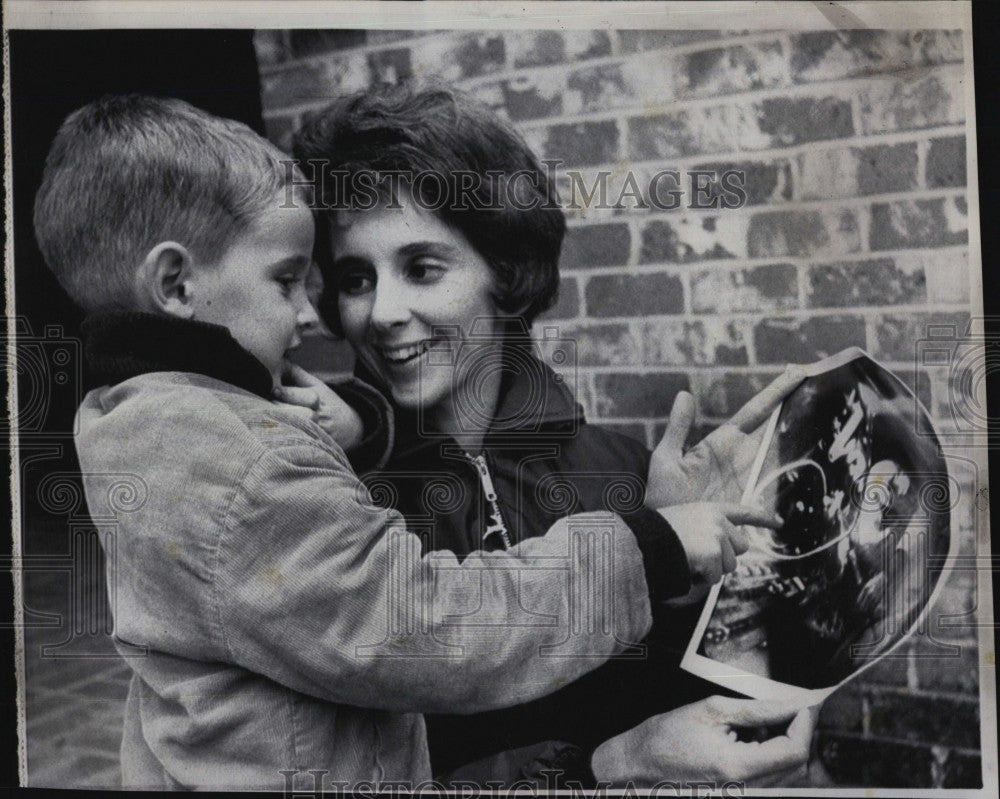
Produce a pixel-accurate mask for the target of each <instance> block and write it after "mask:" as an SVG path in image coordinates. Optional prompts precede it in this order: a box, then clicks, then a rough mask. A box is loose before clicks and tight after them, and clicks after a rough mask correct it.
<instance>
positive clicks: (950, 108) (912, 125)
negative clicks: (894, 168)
mask: <svg viewBox="0 0 1000 799" xmlns="http://www.w3.org/2000/svg"><path fill="white" fill-rule="evenodd" d="M858 109H859V113H860V118H861V133H865V134H869V133H887V132H892V131H898V130H917V129H920V128H927V127H934V126H938V125H953V124H958V123H961V122H964V121H965V110H964V90H963V88H962V72H961V70H957V71H956V70H954V69H952V68H948V69H938V70H935V71H934V72H933V73H932V74H930V75H925V73H922V72H921V73H917V74H914V75H912V76H909V77H903V78H872V79H871V80H869V81H868V82H867V83H865V85H864V88H862V89H861V91H860V92H859V93H858Z"/></svg>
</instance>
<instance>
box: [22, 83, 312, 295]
mask: <svg viewBox="0 0 1000 799" xmlns="http://www.w3.org/2000/svg"><path fill="white" fill-rule="evenodd" d="M301 180H302V176H301V174H300V173H299V171H298V170H297V169H296V168H295V167H294V166H293V165H292V163H291V160H290V159H289V158H288V157H287V156H286V155H284V154H283V153H282V152H281V151H280V150H278V149H277V148H276V147H275V146H274V145H272V144H270V143H269V142H268V141H267V140H265V139H263V138H261V137H260V136H259V135H257V134H256V133H255V132H254V131H252V130H251V129H250V128H248V127H247V126H246V125H244V124H242V123H239V122H235V121H233V120H229V119H223V118H221V117H216V116H213V115H212V114H209V113H207V112H205V111H202V110H201V109H198V108H195V107H194V106H192V105H190V104H188V103H186V102H183V101H182V100H177V99H173V98H157V97H146V96H141V95H118V96H108V97H104V98H102V99H100V100H97V101H95V102H93V103H90V104H89V105H86V106H84V107H83V108H80V109H78V110H76V111H74V112H73V113H72V114H70V115H69V117H67V118H66V120H65V122H63V124H62V126H61V127H60V129H59V132H58V133H57V134H56V138H55V141H54V142H53V144H52V148H51V150H50V151H49V154H48V157H47V158H46V160H45V170H44V173H43V177H42V185H41V188H40V189H39V191H38V195H37V197H36V198H35V214H34V223H35V236H36V237H37V239H38V244H39V246H40V248H41V251H42V254H43V256H44V257H45V260H46V262H47V264H48V266H49V268H50V269H51V270H52V271H53V272H54V273H55V275H56V277H57V278H58V280H59V282H60V283H61V284H62V286H63V287H64V288H65V289H66V291H67V292H68V293H69V295H70V296H71V297H72V298H73V299H74V300H75V301H76V302H77V303H78V304H79V305H80V306H81V307H83V309H84V310H86V311H89V312H94V311H105V310H129V309H132V308H134V306H135V302H136V300H135V274H136V269H137V268H138V266H139V264H140V263H141V262H142V260H143V258H144V257H145V256H146V254H147V253H148V252H149V251H150V249H152V248H153V247H154V246H155V245H156V244H158V243H160V242H164V241H175V242H177V243H178V244H182V245H183V246H184V247H186V248H187V249H188V250H190V251H191V252H192V254H193V255H194V257H195V258H196V260H197V261H198V262H199V263H206V264H211V263H214V262H215V261H216V260H218V258H219V257H220V256H221V255H222V254H223V252H224V251H225V250H226V248H227V247H228V246H230V245H231V244H232V242H233V240H234V239H235V237H236V236H238V235H239V234H241V233H243V232H245V231H246V230H247V229H248V228H249V227H250V226H251V225H252V224H253V222H254V221H255V220H256V219H257V218H258V217H259V216H260V214H261V213H262V212H263V211H264V210H265V209H267V208H268V207H275V206H280V205H281V204H283V203H285V202H286V198H285V197H283V196H281V194H280V193H281V192H282V190H284V189H286V188H289V191H291V188H290V187H291V186H292V184H293V181H294V182H295V183H298V182H300V181H301ZM292 197H293V198H295V195H292ZM296 201H302V198H301V197H299V198H296Z"/></svg>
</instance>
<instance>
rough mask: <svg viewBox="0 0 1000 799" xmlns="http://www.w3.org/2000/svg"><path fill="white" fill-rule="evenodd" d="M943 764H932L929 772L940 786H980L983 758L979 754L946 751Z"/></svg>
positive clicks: (981, 785)
mask: <svg viewBox="0 0 1000 799" xmlns="http://www.w3.org/2000/svg"><path fill="white" fill-rule="evenodd" d="M945 757H946V760H945V762H944V763H943V764H941V765H938V764H932V765H931V774H932V779H934V783H935V784H936V785H940V786H941V787H942V788H982V787H983V759H982V756H981V755H978V754H969V753H961V752H948V753H947V754H946V755H945Z"/></svg>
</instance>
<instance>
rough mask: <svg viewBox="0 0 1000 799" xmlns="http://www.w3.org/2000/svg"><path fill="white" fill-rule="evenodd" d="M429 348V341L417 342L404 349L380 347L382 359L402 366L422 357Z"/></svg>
mask: <svg viewBox="0 0 1000 799" xmlns="http://www.w3.org/2000/svg"><path fill="white" fill-rule="evenodd" d="M429 347H430V342H429V341H419V342H417V343H416V344H410V345H407V346H405V347H382V348H381V349H382V357H383V358H384V359H385V360H387V361H388V362H389V363H391V364H402V363H407V362H408V361H412V360H413V359H414V358H416V357H417V356H419V355H423V354H424V353H425V352H427V350H428V348H429Z"/></svg>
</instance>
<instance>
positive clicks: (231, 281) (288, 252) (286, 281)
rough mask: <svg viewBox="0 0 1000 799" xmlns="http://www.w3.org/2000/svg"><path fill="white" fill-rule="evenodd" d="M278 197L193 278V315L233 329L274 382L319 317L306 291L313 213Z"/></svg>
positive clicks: (195, 270)
mask: <svg viewBox="0 0 1000 799" xmlns="http://www.w3.org/2000/svg"><path fill="white" fill-rule="evenodd" d="M281 201H282V200H281V198H280V197H276V198H275V200H274V204H273V206H272V207H271V208H269V209H268V210H267V211H265V212H264V213H263V214H262V215H261V216H260V218H259V219H258V220H257V221H256V222H255V223H254V225H253V226H252V227H251V228H250V229H249V230H247V231H246V232H245V233H243V234H242V235H240V236H238V237H237V238H236V240H235V241H234V242H233V243H232V244H231V245H230V246H229V248H228V249H227V250H226V251H225V252H224V253H223V255H222V257H221V258H220V259H219V260H218V261H217V262H216V263H214V264H197V265H196V267H195V269H194V271H193V274H192V278H191V281H190V290H191V302H192V306H193V308H194V319H195V320H197V321H200V322H210V323H213V324H217V325H222V326H223V327H226V328H228V329H229V332H230V333H231V334H232V336H233V338H235V339H236V340H237V341H238V342H239V343H240V344H241V345H242V346H243V348H244V349H246V350H247V351H248V352H249V353H250V354H251V355H253V356H254V357H256V358H257V360H259V361H260V362H261V363H262V364H264V366H266V367H267V369H268V371H269V372H270V373H271V376H272V377H273V378H274V381H275V385H277V384H279V383H280V381H281V372H282V370H283V368H284V362H285V359H286V357H287V356H288V353H289V351H290V350H292V349H294V348H295V347H297V346H298V345H299V343H300V338H299V336H300V333H301V331H302V329H303V328H305V327H309V326H312V325H315V324H317V323H318V321H319V318H318V317H317V315H316V311H315V310H314V309H313V306H312V303H310V301H309V298H308V296H307V294H306V283H305V281H306V276H307V274H308V273H309V269H310V266H311V264H312V248H313V236H314V235H315V230H314V227H313V218H312V214H311V213H310V212H309V210H308V209H307V208H305V207H304V206H301V205H300V206H298V207H295V208H281V207H279V206H280V204H281Z"/></svg>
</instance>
